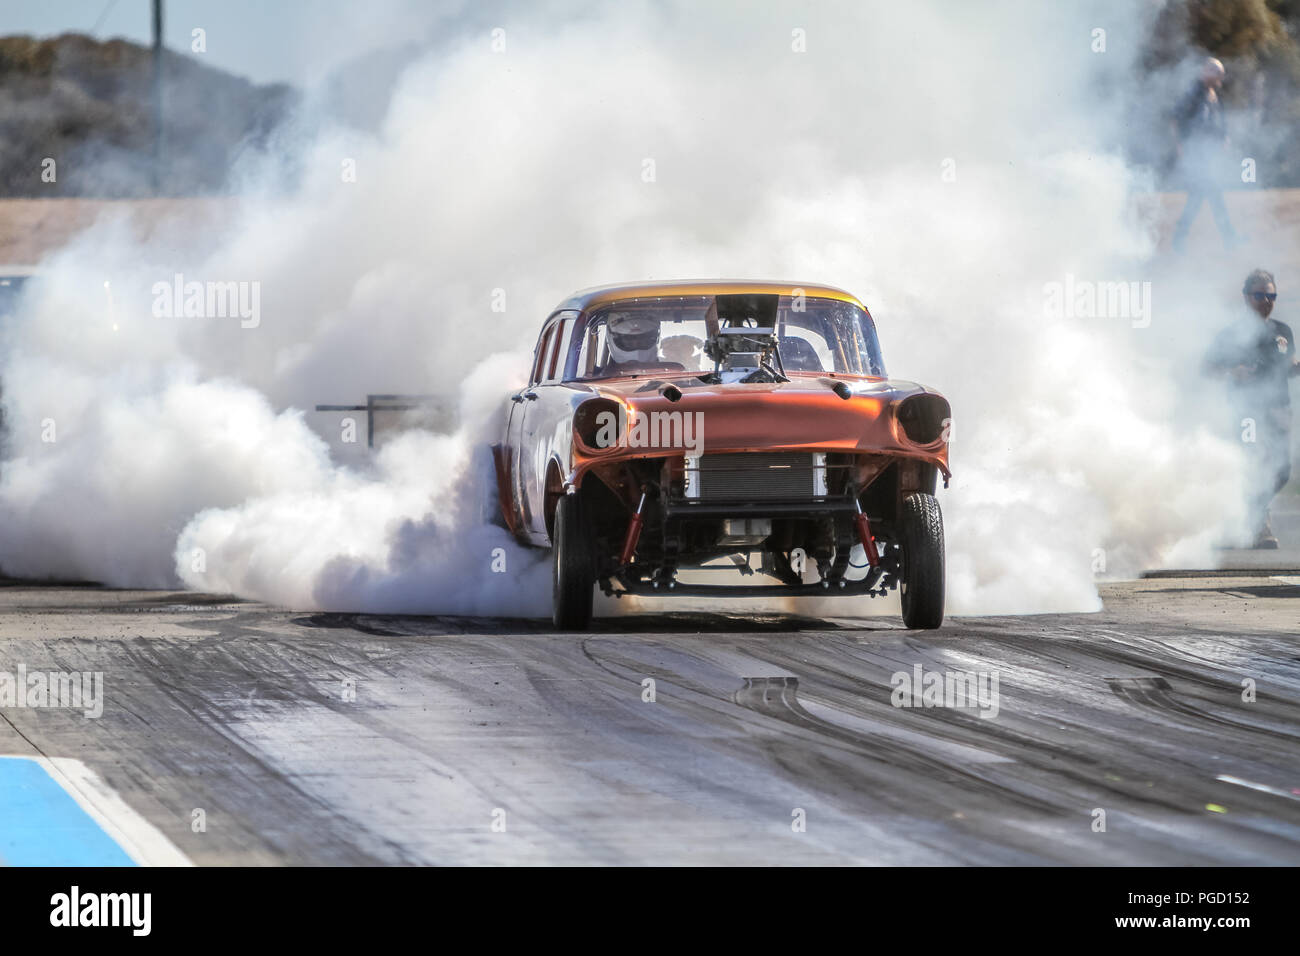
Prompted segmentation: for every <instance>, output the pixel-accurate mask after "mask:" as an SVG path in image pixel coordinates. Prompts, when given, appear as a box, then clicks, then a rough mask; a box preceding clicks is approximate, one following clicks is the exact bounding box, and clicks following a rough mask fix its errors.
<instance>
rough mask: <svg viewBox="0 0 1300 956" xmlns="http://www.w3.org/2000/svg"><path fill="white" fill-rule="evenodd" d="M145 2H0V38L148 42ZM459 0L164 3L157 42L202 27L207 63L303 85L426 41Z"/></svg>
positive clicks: (176, 39) (183, 43) (173, 44)
mask: <svg viewBox="0 0 1300 956" xmlns="http://www.w3.org/2000/svg"><path fill="white" fill-rule="evenodd" d="M151 6H152V4H151V2H150V0H0V36H4V35H13V34H29V35H34V36H41V37H45V36H57V35H58V34H60V33H67V32H76V33H86V34H90V35H91V36H94V37H96V38H98V39H101V40H107V39H112V38H123V39H128V40H133V41H136V42H138V43H146V44H147V43H149V42H150V41H151V20H150V17H151V13H150V10H151ZM462 6H463V4H461V3H460V2H456V0H452V2H419V0H365V2H357V0H274V2H268V0H165V6H164V17H163V19H164V28H163V32H164V40H165V43H166V45H167V46H168V48H170V49H172V50H174V51H177V52H188V51H190V48H191V37H192V35H193V30H194V29H195V28H201V29H202V30H204V31H205V33H206V45H207V51H206V53H203V54H193V55H202V56H205V57H206V58H207V60H208V62H209V64H210V65H212V66H214V67H217V68H218V69H222V70H225V71H227V72H229V73H234V74H236V75H239V76H243V77H246V78H248V79H250V80H252V81H254V82H256V83H269V82H287V83H292V84H294V85H296V86H300V87H309V86H311V85H313V84H314V83H316V82H318V81H320V80H322V79H324V78H325V77H327V76H328V75H329V74H330V73H331V72H332V71H333V70H335V69H336V68H337V67H339V66H340V65H342V64H343V63H345V62H347V61H348V60H351V59H353V58H355V57H358V56H364V55H366V54H369V53H373V52H375V51H376V50H381V49H384V48H386V47H389V46H395V45H398V44H403V43H407V42H410V41H411V40H420V39H427V38H429V37H431V36H433V35H434V32H435V30H436V29H437V28H438V26H439V24H445V23H446V21H447V20H449V19H450V18H452V17H454V16H455V15H456V14H457V13H458V12H459V11H460V10H461V8H462Z"/></svg>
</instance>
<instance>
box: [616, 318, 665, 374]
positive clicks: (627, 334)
mask: <svg viewBox="0 0 1300 956" xmlns="http://www.w3.org/2000/svg"><path fill="white" fill-rule="evenodd" d="M605 328H606V330H607V332H608V335H609V354H610V357H611V358H613V360H614V361H615V362H617V363H618V364H620V365H629V364H632V363H641V364H646V365H654V364H656V363H658V362H659V320H658V319H657V318H655V317H654V316H652V315H645V314H642V313H638V312H611V313H610V314H609V317H608V318H607V319H606V320H605Z"/></svg>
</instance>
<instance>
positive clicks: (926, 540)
mask: <svg viewBox="0 0 1300 956" xmlns="http://www.w3.org/2000/svg"><path fill="white" fill-rule="evenodd" d="M899 537H900V539H901V540H900V542H899V543H900V544H901V545H902V551H903V555H902V575H901V580H900V582H899V585H898V589H899V595H900V596H901V597H902V600H903V624H904V625H906V626H907V627H909V628H916V629H933V628H936V627H939V626H940V625H941V624H943V598H944V558H943V514H942V513H941V512H940V511H939V502H938V501H936V500H935V497H934V495H930V494H925V493H924V492H915V493H913V494H910V495H908V496H907V497H906V498H904V499H903V509H902V515H901V516H900V520H899Z"/></svg>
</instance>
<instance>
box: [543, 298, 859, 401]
mask: <svg viewBox="0 0 1300 956" xmlns="http://www.w3.org/2000/svg"><path fill="white" fill-rule="evenodd" d="M714 298H715V297H714V296H703V295H702V296H680V297H656V298H646V299H627V300H624V301H622V302H615V303H613V304H611V305H608V306H604V307H603V308H601V309H599V310H597V311H595V312H593V313H592V314H591V315H590V317H589V318H588V319H587V323H586V326H585V329H584V331H583V333H582V334H581V335H580V336H576V337H575V340H574V342H573V345H572V354H571V355H570V360H569V364H568V368H567V371H568V374H567V375H566V376H565V377H566V378H568V379H570V380H573V379H578V380H582V379H599V378H613V377H617V376H621V375H639V374H664V375H673V374H686V375H699V374H700V373H702V372H710V371H712V370H713V368H714V362H713V360H712V359H711V358H709V357H708V355H707V354H705V345H706V343H707V341H708V337H709V330H708V324H707V321H706V318H707V317H708V316H709V314H710V306H712V305H713V304H714ZM774 298H776V299H777V302H776V314H775V320H774V324H775V328H776V335H777V347H778V349H779V351H780V357H781V365H782V366H783V367H784V369H785V372H786V374H787V375H794V374H798V373H801V372H802V373H826V372H833V373H836V374H840V375H872V376H881V377H883V376H884V374H885V367H884V363H883V362H882V361H881V358H880V345H879V342H878V341H877V339H876V328H875V325H874V324H873V323H872V321H871V317H870V316H869V315H867V313H866V312H864V311H863V310H862V309H860V308H859V307H858V306H856V305H852V304H850V303H848V302H841V301H839V300H837V299H818V298H803V297H800V299H798V300H796V299H794V298H792V297H791V296H788V295H782V296H777V297H774Z"/></svg>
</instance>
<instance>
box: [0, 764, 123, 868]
mask: <svg viewBox="0 0 1300 956" xmlns="http://www.w3.org/2000/svg"><path fill="white" fill-rule="evenodd" d="M0 864H2V865H5V866H135V865H136V864H135V861H134V860H132V859H131V858H130V857H129V856H127V855H126V853H125V852H124V851H123V850H122V848H121V847H120V846H118V845H117V843H116V841H114V840H113V838H112V837H110V836H109V835H108V834H107V833H105V832H104V830H103V828H102V827H100V825H99V824H98V823H96V822H95V820H94V819H93V818H92V817H91V816H90V814H88V813H86V811H85V810H83V809H81V806H80V805H79V804H78V803H77V801H76V800H74V799H73V798H72V796H71V794H69V793H68V792H67V791H66V790H64V789H63V787H62V786H60V785H59V782H58V781H57V780H55V779H54V778H53V777H51V776H50V774H49V771H47V770H46V769H45V767H43V766H41V765H40V764H39V763H37V762H36V761H35V760H33V759H31V758H30V757H0Z"/></svg>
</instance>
